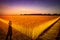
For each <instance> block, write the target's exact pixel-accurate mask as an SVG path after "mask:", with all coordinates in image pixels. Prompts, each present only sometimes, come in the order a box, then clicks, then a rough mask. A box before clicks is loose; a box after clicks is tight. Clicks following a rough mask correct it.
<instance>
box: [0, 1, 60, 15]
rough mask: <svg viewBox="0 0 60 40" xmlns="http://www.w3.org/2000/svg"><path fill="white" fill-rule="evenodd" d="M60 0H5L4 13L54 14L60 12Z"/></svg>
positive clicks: (2, 4)
mask: <svg viewBox="0 0 60 40" xmlns="http://www.w3.org/2000/svg"><path fill="white" fill-rule="evenodd" d="M59 4H60V3H59V1H52V0H51V1H38V0H37V1H32V0H30V1H17V0H16V1H11V2H10V1H5V2H2V3H1V7H2V8H1V9H0V10H1V11H2V12H1V13H2V15H10V14H13V15H14V14H17V15H19V14H37V13H38V14H40V13H41V14H44V13H46V14H47V13H50V14H54V13H57V14H59V13H60V11H59V10H60V8H59V7H60V6H59Z"/></svg>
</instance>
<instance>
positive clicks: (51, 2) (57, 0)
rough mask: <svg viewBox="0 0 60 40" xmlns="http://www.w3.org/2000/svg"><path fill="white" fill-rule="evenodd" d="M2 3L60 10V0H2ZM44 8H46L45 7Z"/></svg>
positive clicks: (0, 2)
mask: <svg viewBox="0 0 60 40" xmlns="http://www.w3.org/2000/svg"><path fill="white" fill-rule="evenodd" d="M0 4H2V5H6V4H7V5H8V6H14V7H16V6H24V7H31V8H34V7H36V8H37V9H41V8H42V10H44V9H46V10H55V11H56V10H57V12H59V10H60V0H0ZM43 8H44V9H43Z"/></svg>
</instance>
